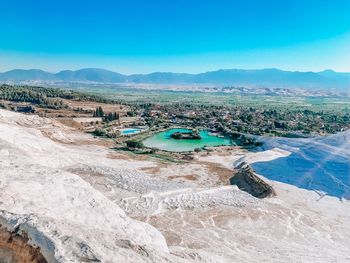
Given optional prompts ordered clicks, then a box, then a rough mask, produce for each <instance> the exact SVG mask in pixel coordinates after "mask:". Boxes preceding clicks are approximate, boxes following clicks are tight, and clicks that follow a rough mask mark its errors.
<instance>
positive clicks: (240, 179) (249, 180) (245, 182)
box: [230, 162, 276, 198]
mask: <svg viewBox="0 0 350 263" xmlns="http://www.w3.org/2000/svg"><path fill="white" fill-rule="evenodd" d="M236 170H237V172H236V173H235V175H234V176H233V177H231V179H230V183H231V184H232V185H237V186H238V188H239V189H241V190H242V191H245V192H248V193H250V194H251V195H252V196H255V197H258V198H265V197H273V196H276V193H275V190H274V189H273V188H272V186H271V185H269V184H268V183H266V182H265V181H264V180H263V179H261V178H260V177H259V176H257V175H256V174H255V172H254V170H253V169H252V168H251V167H250V165H249V164H247V163H246V162H242V163H241V164H240V165H239V166H237V167H236Z"/></svg>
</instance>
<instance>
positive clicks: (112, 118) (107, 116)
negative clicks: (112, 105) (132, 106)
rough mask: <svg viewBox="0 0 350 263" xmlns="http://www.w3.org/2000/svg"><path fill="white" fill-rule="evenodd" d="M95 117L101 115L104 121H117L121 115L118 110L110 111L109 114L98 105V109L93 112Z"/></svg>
mask: <svg viewBox="0 0 350 263" xmlns="http://www.w3.org/2000/svg"><path fill="white" fill-rule="evenodd" d="M93 116H94V117H101V118H103V121H105V122H110V121H115V120H119V118H120V115H119V113H117V112H110V113H108V114H105V112H104V111H103V109H102V107H101V106H98V107H97V108H96V110H95V111H94V113H93Z"/></svg>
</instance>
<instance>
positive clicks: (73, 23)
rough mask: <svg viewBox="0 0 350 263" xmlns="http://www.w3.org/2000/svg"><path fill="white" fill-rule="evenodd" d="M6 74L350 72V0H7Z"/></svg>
mask: <svg viewBox="0 0 350 263" xmlns="http://www.w3.org/2000/svg"><path fill="white" fill-rule="evenodd" d="M0 10H1V11H2V12H1V16H0V25H1V26H0V61H1V63H0V71H5V70H8V69H12V68H42V69H45V70H49V71H58V70H61V69H77V68H82V67H102V68H107V69H111V70H114V71H119V72H122V73H147V72H152V71H174V72H202V71H207V70H215V69H218V68H264V67H269V68H271V67H276V68H281V69H287V70H313V71H318V70H323V69H328V68H332V69H334V70H337V71H350V15H349V14H350V1H349V0H332V1H327V0H318V1H316V0H265V1H264V0H212V1H205V0H201V1H200V0H157V1H156V0H148V1H146V0H143V1H142V0H124V1H118V0H114V1H112V0H110V1H108V0H99V1H97V0H84V1H83V0H80V1H79V0H75V1H72V0H71V1H68V0H51V1H47V0H46V1H45V0H23V1H19V0H2V1H1V2H0Z"/></svg>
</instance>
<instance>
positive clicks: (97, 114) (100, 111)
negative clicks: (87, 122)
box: [93, 106, 105, 117]
mask: <svg viewBox="0 0 350 263" xmlns="http://www.w3.org/2000/svg"><path fill="white" fill-rule="evenodd" d="M93 116H94V117H104V116H105V113H104V111H103V109H102V107H101V106H99V107H97V108H96V110H95V111H94V113H93Z"/></svg>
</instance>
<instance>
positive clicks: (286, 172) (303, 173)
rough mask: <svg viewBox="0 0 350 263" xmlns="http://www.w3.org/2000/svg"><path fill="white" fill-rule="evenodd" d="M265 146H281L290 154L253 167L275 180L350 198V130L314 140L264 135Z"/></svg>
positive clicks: (267, 147)
mask: <svg viewBox="0 0 350 263" xmlns="http://www.w3.org/2000/svg"><path fill="white" fill-rule="evenodd" d="M263 140H264V141H265V144H264V148H265V149H272V148H281V149H284V150H287V151H289V152H291V154H290V155H289V156H287V157H283V158H279V159H275V160H273V161H269V162H258V163H254V164H253V165H252V166H253V168H254V169H255V170H256V172H257V173H259V174H261V175H263V176H265V177H267V178H269V179H271V180H275V181H279V182H283V183H288V184H292V185H295V186H297V187H300V188H303V189H307V190H314V191H317V192H319V193H321V194H327V195H331V196H336V197H339V198H347V199H350V131H347V132H343V133H339V134H335V135H331V136H326V137H318V138H311V139H282V138H264V139H263Z"/></svg>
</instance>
